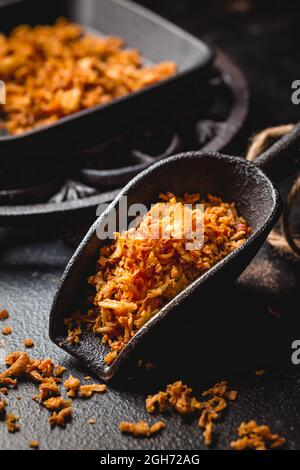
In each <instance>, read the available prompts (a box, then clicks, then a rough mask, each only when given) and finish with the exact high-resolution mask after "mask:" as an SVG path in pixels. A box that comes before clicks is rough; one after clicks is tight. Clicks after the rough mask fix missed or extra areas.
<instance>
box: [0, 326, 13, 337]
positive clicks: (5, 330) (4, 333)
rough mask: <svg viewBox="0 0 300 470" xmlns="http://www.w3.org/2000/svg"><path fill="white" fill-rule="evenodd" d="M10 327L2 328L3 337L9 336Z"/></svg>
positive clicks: (10, 332)
mask: <svg viewBox="0 0 300 470" xmlns="http://www.w3.org/2000/svg"><path fill="white" fill-rule="evenodd" d="M12 331H13V330H12V327H11V326H5V327H4V328H2V334H3V335H4V336H8V335H11V334H12Z"/></svg>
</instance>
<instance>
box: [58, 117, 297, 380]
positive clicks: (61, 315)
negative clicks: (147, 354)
mask: <svg viewBox="0 0 300 470" xmlns="http://www.w3.org/2000/svg"><path fill="white" fill-rule="evenodd" d="M299 161H300V124H297V125H296V126H295V127H294V129H293V131H292V132H290V133H289V134H288V135H286V136H285V137H283V138H282V139H281V140H280V141H278V142H277V143H276V144H275V145H274V146H273V147H271V148H270V149H269V150H267V151H266V152H265V153H263V154H262V155H261V156H260V157H259V158H258V159H257V161H256V163H255V164H254V163H251V162H248V161H246V160H244V159H243V158H240V157H232V156H228V155H222V154H219V153H202V152H189V153H184V154H181V155H176V156H174V157H170V158H168V159H167V160H164V161H160V162H159V163H157V164H155V165H153V166H152V167H150V168H148V169H147V170H145V171H144V172H143V173H141V174H139V175H138V176H137V177H136V178H134V179H133V180H132V181H131V182H130V183H129V184H128V185H127V186H126V187H125V189H124V190H123V191H122V192H121V193H120V194H119V196H118V197H117V198H116V199H115V200H114V201H113V202H112V204H111V205H110V207H109V208H108V209H107V210H106V211H105V212H104V213H103V214H102V215H101V216H100V218H99V219H98V220H97V222H96V223H95V224H94V225H93V226H92V228H91V229H90V231H89V232H88V234H87V235H86V237H85V238H84V240H83V242H82V243H81V245H80V246H79V248H78V249H77V251H76V252H75V254H74V256H73V257H72V259H71V261H70V263H69V264H68V266H67V268H66V270H65V273H64V275H63V277H62V280H61V282H60V285H59V287H58V291H57V293H56V296H55V299H54V302H53V306H52V310H51V315H50V338H51V339H52V341H54V343H56V344H57V345H58V346H60V347H61V348H63V349H64V350H66V351H68V352H69V353H70V354H72V355H73V356H75V357H76V358H78V359H80V360H82V361H83V362H84V363H85V364H86V365H87V366H88V367H89V368H90V369H91V370H92V371H93V372H95V373H96V374H97V375H98V376H99V377H100V378H101V379H103V380H105V381H108V380H110V379H112V377H113V376H114V375H115V374H116V373H117V371H118V370H119V369H120V368H121V367H122V365H124V364H125V363H126V361H127V360H128V358H129V357H130V356H131V355H132V353H133V352H134V350H135V348H136V347H137V345H138V344H139V343H140V342H141V341H143V338H144V337H145V336H146V335H149V334H151V332H153V331H154V329H156V328H158V327H159V326H160V325H162V323H163V322H164V323H165V322H169V321H172V318H173V317H174V316H175V315H181V314H183V313H184V304H185V303H186V302H187V300H188V299H189V298H190V297H191V296H195V295H197V296H198V295H200V294H201V295H203V294H204V293H205V292H206V291H207V290H210V291H211V290H212V289H215V288H217V287H218V285H220V284H222V283H224V282H228V281H230V282H231V281H234V280H235V279H236V278H237V277H238V276H239V275H240V274H241V273H242V271H243V270H244V269H245V268H246V267H247V266H248V264H249V263H250V261H251V260H252V259H253V257H254V256H255V255H256V253H257V252H258V250H259V249H260V247H261V246H262V245H263V243H264V242H265V240H266V238H267V236H268V234H269V233H270V231H271V230H272V228H273V227H274V225H275V223H276V221H277V220H278V218H279V216H280V213H281V199H280V196H279V193H278V190H277V189H276V186H274V183H276V182H279V181H280V180H283V179H284V178H285V177H287V176H288V175H290V174H292V173H293V172H294V171H296V170H297V169H298V168H299ZM166 191H171V192H173V193H175V194H177V195H180V194H183V193H184V192H189V193H193V192H197V193H200V194H202V195H206V194H207V193H211V194H214V195H218V196H220V197H222V199H223V200H224V201H228V202H235V204H236V207H237V210H238V212H239V214H240V215H242V216H243V217H244V218H245V219H246V221H247V222H248V224H249V225H250V227H251V228H252V231H253V234H252V235H251V236H250V238H249V239H248V240H247V242H246V243H245V244H244V245H242V246H241V247H240V248H239V249H237V250H236V251H234V252H233V253H231V254H230V255H228V256H227V257H226V258H224V259H223V260H222V261H220V262H219V263H218V264H216V265H215V266H214V267H213V268H212V269H210V270H209V271H208V272H206V273H205V274H203V275H202V276H200V277H199V278H198V279H197V280H196V281H195V282H193V283H192V284H191V285H190V286H188V287H187V288H186V289H185V290H184V291H182V292H181V293H180V294H178V295H177V296H176V297H175V298H174V299H173V300H171V301H170V302H169V303H168V304H167V305H165V306H164V307H163V308H162V309H161V310H160V311H159V312H158V313H157V314H156V315H155V316H154V317H153V318H152V319H150V320H149V321H148V322H147V323H146V324H145V325H144V326H143V327H142V328H141V329H140V330H139V331H138V332H137V333H136V334H135V336H134V337H133V338H132V339H131V340H130V341H129V343H128V344H127V345H126V346H125V348H124V349H123V350H122V351H121V352H120V353H119V355H118V356H117V358H116V359H115V360H114V362H113V363H112V364H111V365H110V366H106V365H105V363H104V357H105V356H106V354H107V353H108V352H109V350H108V346H106V345H102V344H101V338H100V337H99V336H97V335H95V334H94V333H91V332H85V333H84V334H83V336H82V339H81V342H80V344H79V345H70V344H68V341H67V332H66V327H65V325H64V319H65V318H67V317H69V316H70V315H71V314H72V313H73V312H74V311H76V310H77V309H78V308H79V305H80V303H81V302H82V299H83V296H84V295H85V294H84V291H85V286H86V284H87V282H86V278H87V276H88V275H89V274H91V273H93V272H95V266H96V260H97V258H98V256H99V249H100V247H101V246H102V245H103V244H105V243H107V241H103V240H100V239H98V237H97V234H96V230H97V227H99V224H100V225H101V224H104V223H105V220H106V219H105V217H106V216H107V215H108V214H109V213H110V211H112V210H113V209H116V211H117V213H118V202H119V200H120V198H121V196H127V197H128V205H131V204H135V203H143V204H145V205H146V206H147V207H150V205H151V203H155V202H157V200H158V194H159V193H160V192H166Z"/></svg>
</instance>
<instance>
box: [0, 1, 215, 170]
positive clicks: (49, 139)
mask: <svg viewBox="0 0 300 470" xmlns="http://www.w3.org/2000/svg"><path fill="white" fill-rule="evenodd" d="M48 4H49V6H48ZM17 8H18V5H17V6H16V7H11V8H4V10H3V11H4V13H3V15H1V16H2V18H1V20H0V28H1V30H2V31H5V32H7V29H8V27H7V25H9V26H10V28H12V27H13V26H17V25H18V24H19V22H20V21H21V22H24V23H29V24H38V23H45V22H47V11H49V22H52V21H53V20H54V19H55V17H59V16H61V15H64V16H67V17H68V18H69V19H70V20H72V21H75V22H77V23H79V24H81V25H83V26H85V27H86V28H87V30H88V29H89V28H92V31H94V32H95V33H96V34H102V35H118V36H120V37H122V38H123V39H125V41H126V44H127V45H128V47H136V48H138V49H139V50H140V51H141V53H142V56H143V57H144V59H145V62H146V63H157V62H161V61H164V60H172V61H174V62H176V64H177V66H178V71H177V73H176V75H175V76H174V77H172V78H170V79H168V80H165V81H163V82H161V83H158V84H155V85H153V86H150V87H148V88H146V89H143V90H141V91H138V92H136V93H132V94H130V95H128V96H126V97H122V98H119V99H116V100H114V101H112V102H110V103H108V104H107V105H101V106H95V107H93V108H92V109H88V110H84V111H80V112H78V113H75V114H73V115H70V116H68V117H65V118H62V119H60V120H59V121H58V122H57V123H55V124H52V125H49V126H45V127H42V128H39V129H36V130H33V131H30V132H26V133H23V134H21V135H18V136H9V135H6V136H3V137H0V163H1V165H2V167H11V166H14V165H16V164H18V165H20V164H22V162H23V163H24V162H26V161H27V159H30V160H32V159H34V158H36V157H38V158H39V159H41V158H43V159H46V158H47V159H49V158H50V159H54V158H55V159H61V156H62V155H63V156H64V159H66V158H67V157H68V156H69V157H70V158H73V155H74V152H78V151H80V150H82V149H85V148H87V147H89V146H91V145H94V144H96V143H99V141H101V140H102V139H103V138H104V137H107V136H109V135H110V134H114V135H115V133H116V132H117V131H118V129H122V128H123V127H124V126H125V125H126V127H128V125H129V124H130V123H132V122H137V121H138V120H139V119H141V118H142V117H144V116H147V115H149V113H150V112H153V111H154V110H157V112H159V109H161V108H163V107H164V106H165V105H166V104H167V103H168V101H169V100H171V99H172V98H174V97H175V96H177V95H178V94H181V95H182V94H183V93H185V92H187V90H188V89H189V84H190V83H191V81H192V80H194V79H195V76H199V77H201V76H204V75H205V73H206V71H207V70H208V69H209V66H210V64H211V63H212V60H213V53H212V51H211V50H210V49H209V47H208V46H207V45H206V44H204V43H203V42H202V41H200V40H198V39H196V38H194V37H193V36H191V35H190V34H188V33H186V32H185V31H183V30H181V29H180V28H178V27H176V26H174V25H172V24H171V23H169V22H168V21H166V20H164V19H162V18H160V17H159V16H157V15H155V14H153V13H151V12H150V11H148V10H146V9H144V8H142V7H140V6H138V5H136V4H134V3H131V2H127V1H123V0H122V1H120V0H97V1H95V0H69V1H67V0H66V1H56V0H54V1H52V2H43V3H42V2H37V1H35V0H25V1H24V2H23V4H21V5H20V7H19V8H21V10H22V9H23V10H22V11H19V10H17ZM22 12H23V13H22ZM5 17H6V19H5ZM204 83H205V80H204V81H203V92H204V95H205V91H204V88H205V86H204ZM71 155H72V156H71Z"/></svg>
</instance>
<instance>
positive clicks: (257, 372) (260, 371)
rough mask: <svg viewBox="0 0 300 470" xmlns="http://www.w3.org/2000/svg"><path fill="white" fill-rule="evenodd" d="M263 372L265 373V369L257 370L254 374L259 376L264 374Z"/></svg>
mask: <svg viewBox="0 0 300 470" xmlns="http://www.w3.org/2000/svg"><path fill="white" fill-rule="evenodd" d="M265 373H266V371H265V370H257V371H256V372H255V375H256V376H257V377H261V376H262V375H264V374H265Z"/></svg>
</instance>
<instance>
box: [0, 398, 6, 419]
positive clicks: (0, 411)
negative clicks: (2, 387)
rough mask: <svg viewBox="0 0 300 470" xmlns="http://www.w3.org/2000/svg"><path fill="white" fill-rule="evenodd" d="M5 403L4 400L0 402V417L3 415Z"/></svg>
mask: <svg viewBox="0 0 300 470" xmlns="http://www.w3.org/2000/svg"><path fill="white" fill-rule="evenodd" d="M6 406H7V403H6V401H5V400H0V416H1V415H2V414H3V413H4V411H5V408H6Z"/></svg>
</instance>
